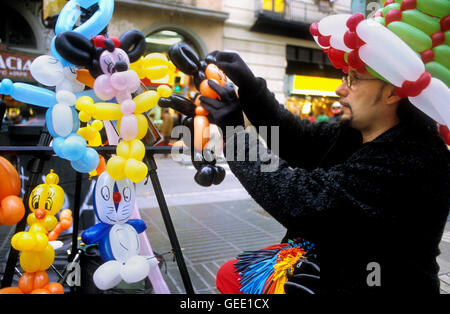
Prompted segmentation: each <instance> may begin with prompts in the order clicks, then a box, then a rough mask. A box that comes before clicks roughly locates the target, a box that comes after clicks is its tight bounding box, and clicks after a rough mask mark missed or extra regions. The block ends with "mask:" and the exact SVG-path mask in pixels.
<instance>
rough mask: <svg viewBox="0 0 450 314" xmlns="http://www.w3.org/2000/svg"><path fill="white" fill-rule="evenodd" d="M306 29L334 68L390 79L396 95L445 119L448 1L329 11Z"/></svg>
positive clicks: (412, 0)
mask: <svg viewBox="0 0 450 314" xmlns="http://www.w3.org/2000/svg"><path fill="white" fill-rule="evenodd" d="M310 32H311V34H312V35H313V37H314V39H315V41H316V42H317V44H318V45H319V46H320V47H321V48H322V49H323V50H324V51H325V52H326V53H327V54H328V57H329V59H330V60H331V62H332V64H333V65H334V66H335V67H336V68H340V69H342V70H343V71H344V72H347V70H348V67H349V66H350V67H352V68H354V69H356V70H357V71H359V72H365V71H367V72H369V73H371V74H372V75H374V76H376V77H378V78H380V79H383V80H385V81H387V82H390V83H391V84H393V85H394V86H396V92H397V94H398V95H399V96H401V97H408V98H409V100H410V101H411V103H412V104H414V105H415V106H416V107H417V108H419V109H420V110H422V111H423V112H424V113H426V114H427V115H428V116H430V117H431V118H433V119H434V120H435V121H436V122H437V123H439V124H440V125H447V126H449V125H450V106H448V99H450V89H449V86H450V63H449V60H450V46H449V45H450V2H449V1H439V0H395V1H393V0H388V1H386V4H385V6H384V7H383V8H381V9H379V10H378V11H377V12H376V13H375V14H374V17H373V18H370V19H364V16H363V15H362V14H361V13H356V14H353V15H349V14H337V15H331V16H327V17H325V18H323V19H322V20H321V21H320V22H316V23H313V24H311V27H310Z"/></svg>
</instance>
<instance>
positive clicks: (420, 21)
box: [402, 10, 441, 35]
mask: <svg viewBox="0 0 450 314" xmlns="http://www.w3.org/2000/svg"><path fill="white" fill-rule="evenodd" d="M402 22H405V23H407V24H409V25H412V26H414V27H416V28H418V29H420V30H421V31H423V32H424V33H426V34H427V35H431V34H434V33H436V32H439V31H440V30H441V25H440V24H439V19H437V18H435V17H431V16H429V15H426V14H424V13H422V12H419V11H417V10H406V11H403V12H402Z"/></svg>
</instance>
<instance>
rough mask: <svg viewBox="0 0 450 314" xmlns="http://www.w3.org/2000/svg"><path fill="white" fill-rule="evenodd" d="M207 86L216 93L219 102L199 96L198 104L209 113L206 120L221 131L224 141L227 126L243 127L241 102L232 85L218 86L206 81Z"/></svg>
mask: <svg viewBox="0 0 450 314" xmlns="http://www.w3.org/2000/svg"><path fill="white" fill-rule="evenodd" d="M208 84H209V86H210V87H211V88H212V89H213V90H215V91H216V93H217V94H218V95H219V97H220V98H219V99H220V100H219V99H212V98H209V97H205V96H200V103H201V104H202V106H203V107H204V108H205V109H206V111H208V112H209V115H208V118H209V120H210V122H211V123H214V124H216V125H217V126H218V127H219V129H220V130H222V133H223V138H224V140H225V139H226V134H225V132H226V127H227V126H231V127H236V126H239V125H241V126H244V117H243V115H242V108H241V102H240V101H239V98H238V97H237V95H236V92H235V90H234V87H233V85H232V84H227V85H225V86H220V85H219V84H217V83H215V82H214V81H212V80H208Z"/></svg>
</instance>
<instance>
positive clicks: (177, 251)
mask: <svg viewBox="0 0 450 314" xmlns="http://www.w3.org/2000/svg"><path fill="white" fill-rule="evenodd" d="M147 156H148V157H146V161H147V164H148V166H149V173H150V179H151V180H152V185H153V189H154V191H155V195H156V199H157V200H158V204H159V208H160V209H161V214H162V217H163V220H164V224H165V225H166V229H167V234H168V236H169V240H170V244H171V245H172V249H173V252H174V255H175V259H176V261H177V264H178V268H179V269H180V274H181V278H182V280H183V283H184V287H185V289H186V293H187V294H194V293H195V292H194V287H193V286H192V282H191V279H190V277H189V272H188V269H187V267H186V263H185V261H184V258H183V253H182V251H181V247H180V243H179V242H178V238H177V234H176V232H175V227H174V226H173V223H172V219H171V217H170V213H169V208H168V207H167V203H166V200H165V198H164V193H163V191H162V188H161V184H160V183H159V178H158V174H157V173H156V169H157V166H156V162H155V159H154V158H153V154H147Z"/></svg>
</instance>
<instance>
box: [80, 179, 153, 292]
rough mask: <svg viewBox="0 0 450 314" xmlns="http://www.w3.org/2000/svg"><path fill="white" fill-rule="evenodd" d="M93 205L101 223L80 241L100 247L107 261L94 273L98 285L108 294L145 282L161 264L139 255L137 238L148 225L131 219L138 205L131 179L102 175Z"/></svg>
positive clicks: (95, 190) (97, 185)
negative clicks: (121, 285)
mask: <svg viewBox="0 0 450 314" xmlns="http://www.w3.org/2000/svg"><path fill="white" fill-rule="evenodd" d="M93 204H94V211H95V214H96V216H97V218H98V219H99V221H100V223H98V224H96V225H94V226H91V227H90V228H88V229H86V230H85V231H84V232H83V233H82V234H81V238H82V240H83V242H84V243H86V244H94V243H98V245H99V249H100V256H101V258H102V260H103V261H104V264H102V265H100V266H99V267H98V269H97V270H96V271H95V272H94V277H93V279H94V283H95V285H96V286H97V287H98V288H99V289H102V290H107V289H111V288H113V287H115V286H116V285H117V284H119V282H120V281H122V280H123V281H125V282H127V283H133V282H137V281H140V280H143V279H144V278H145V277H147V276H148V273H149V272H150V270H151V269H152V268H154V267H157V264H158V262H157V260H156V258H154V257H153V256H141V255H139V251H140V244H139V238H138V234H139V233H141V232H144V230H145V229H146V225H145V223H144V221H142V220H140V219H130V216H131V214H132V212H133V209H134V205H135V190H134V185H133V183H132V182H131V181H130V180H129V179H128V178H124V179H122V180H114V179H113V178H111V176H110V175H109V174H108V172H103V173H102V174H101V175H100V176H99V177H98V179H97V182H96V184H95V187H94V194H93Z"/></svg>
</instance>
